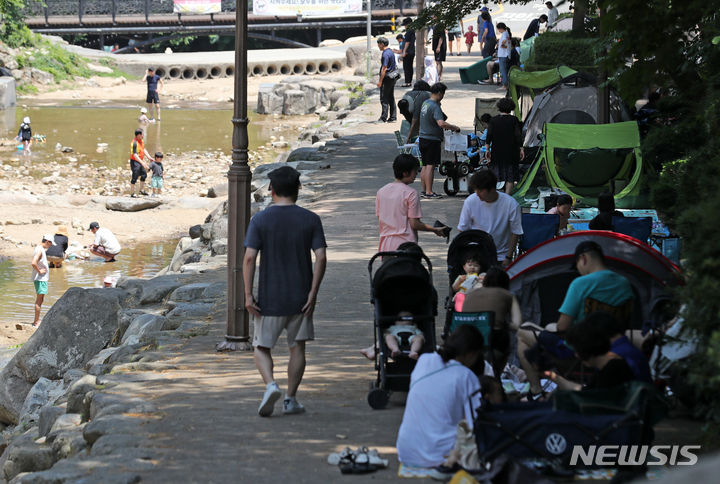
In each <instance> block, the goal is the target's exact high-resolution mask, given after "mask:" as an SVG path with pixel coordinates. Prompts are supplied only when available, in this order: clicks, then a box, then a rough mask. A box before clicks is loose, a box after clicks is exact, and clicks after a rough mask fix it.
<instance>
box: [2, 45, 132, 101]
mask: <svg viewBox="0 0 720 484" xmlns="http://www.w3.org/2000/svg"><path fill="white" fill-rule="evenodd" d="M16 60H17V63H18V65H19V67H20V68H21V69H27V68H35V69H40V70H41V71H44V72H47V73H49V74H51V75H52V76H53V78H54V79H55V82H56V83H61V82H62V81H70V82H71V83H72V82H74V81H75V78H76V77H85V78H88V77H92V76H101V77H126V78H129V77H131V76H130V74H128V73H127V72H124V71H121V70H119V69H118V68H117V66H116V65H115V63H114V62H113V61H112V60H111V59H98V60H97V61H95V62H96V63H97V64H100V65H102V66H105V67H108V68H110V69H112V72H107V73H105V72H94V71H92V70H90V69H89V68H88V66H87V65H88V62H89V60H88V59H86V58H84V57H82V56H79V55H77V54H74V53H72V52H69V51H67V50H65V49H64V48H63V47H62V46H60V45H58V44H55V43H53V42H50V41H48V40H44V39H39V40H37V41H36V42H35V46H34V47H30V48H28V49H26V50H25V51H24V52H22V53H21V54H19V55H18V56H17V57H16ZM18 90H19V91H20V92H21V93H23V94H34V93H36V92H37V88H36V87H34V86H20V87H19V89H18Z"/></svg>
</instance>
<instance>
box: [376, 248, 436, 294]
mask: <svg viewBox="0 0 720 484" xmlns="http://www.w3.org/2000/svg"><path fill="white" fill-rule="evenodd" d="M385 256H393V257H398V256H400V257H420V258H421V259H424V260H425V264H426V265H427V269H428V274H429V275H430V285H431V286H433V287H434V284H433V276H432V263H431V262H430V259H429V258H428V256H427V255H425V254H424V253H423V254H414V253H410V252H407V251H404V250H394V251H389V252H378V253H377V254H375V255H374V256H372V258H370V262H368V275H369V276H370V287H371V288H372V275H373V273H372V268H373V263H374V262H375V259H377V258H378V257H385Z"/></svg>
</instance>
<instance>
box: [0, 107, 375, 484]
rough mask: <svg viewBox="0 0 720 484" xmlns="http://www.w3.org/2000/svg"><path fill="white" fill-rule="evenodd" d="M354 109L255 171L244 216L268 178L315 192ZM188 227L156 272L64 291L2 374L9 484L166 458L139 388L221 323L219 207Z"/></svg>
mask: <svg viewBox="0 0 720 484" xmlns="http://www.w3.org/2000/svg"><path fill="white" fill-rule="evenodd" d="M363 116H366V115H363V114H362V113H360V114H352V113H350V112H349V111H344V112H341V113H340V115H336V116H334V118H333V119H332V120H325V122H324V123H323V124H322V125H320V126H316V127H312V128H309V129H307V130H305V131H304V132H303V133H302V135H301V139H300V140H299V141H298V142H297V143H296V147H295V149H293V150H292V151H291V152H289V153H287V154H285V155H282V157H281V158H280V159H278V161H277V162H275V163H272V164H268V165H261V166H259V167H257V168H256V169H255V171H254V174H253V185H254V188H255V190H254V192H253V202H252V210H253V212H256V211H258V210H261V209H262V208H264V207H266V206H267V205H268V204H269V203H270V202H271V200H270V195H269V192H268V181H267V174H268V173H269V172H270V171H271V170H272V169H274V168H276V167H279V166H283V165H284V164H288V165H290V166H293V167H295V168H296V169H298V170H299V171H300V172H301V174H302V177H301V181H302V183H303V189H302V190H301V192H300V203H308V202H310V201H313V200H316V199H317V198H318V197H320V196H322V189H323V186H322V185H319V184H317V183H315V182H314V180H313V173H315V172H316V171H317V170H321V169H323V170H326V169H332V153H333V152H335V150H336V149H337V144H338V143H339V142H338V141H336V139H337V138H340V137H342V135H343V133H344V132H345V131H347V130H350V129H352V128H353V127H354V126H356V125H357V124H358V123H361V122H365V121H367V119H365V118H364V117H363ZM224 190H226V187H225V186H217V187H214V188H211V189H210V191H211V192H212V193H209V196H212V197H217V198H218V199H219V200H218V201H219V202H220V203H219V205H218V207H217V208H216V209H215V210H214V211H213V212H212V213H210V215H208V217H207V219H206V221H205V223H204V224H202V225H196V226H193V227H191V228H190V231H189V232H190V233H189V237H186V238H183V239H182V240H181V241H180V242H179V244H178V246H177V249H176V252H175V255H174V257H173V260H172V262H171V264H170V266H168V267H167V268H166V269H164V270H163V271H162V273H161V274H159V275H158V276H156V277H154V278H152V279H149V280H143V279H137V278H121V279H120V280H119V281H118V284H117V287H116V288H107V289H81V288H72V289H70V290H68V291H67V292H66V293H65V295H64V296H63V297H62V298H60V299H59V300H58V301H57V302H56V303H55V304H54V305H53V307H52V308H51V309H50V310H49V311H48V313H47V315H46V316H45V318H43V322H42V324H41V326H40V328H39V329H38V330H37V332H36V333H35V334H34V335H33V336H32V337H31V338H30V340H29V341H28V342H27V343H26V344H25V345H24V346H23V347H22V348H21V349H20V350H19V351H18V352H17V354H15V356H14V357H13V358H12V359H11V360H10V362H9V363H8V364H7V365H6V366H5V367H4V368H3V369H2V371H0V422H2V424H0V426H4V427H5V429H4V431H3V432H2V434H1V439H0V451H2V455H1V456H0V476H2V477H4V478H5V479H6V480H7V481H9V482H13V483H37V482H53V483H63V482H138V480H139V476H138V474H137V472H139V471H141V470H145V469H150V468H153V467H154V466H155V464H154V458H155V457H157V456H158V452H162V450H159V449H157V448H154V447H152V445H151V444H150V436H149V435H147V433H146V432H147V431H146V430H145V429H144V424H147V423H148V422H151V421H157V420H160V419H163V418H166V417H167V416H166V415H163V414H161V413H160V412H159V411H158V408H157V407H156V406H155V405H154V404H153V402H152V401H149V400H148V399H147V398H146V397H144V396H143V395H144V394H143V392H142V385H143V384H149V383H148V382H153V381H161V380H162V372H163V371H167V370H170V369H174V368H175V366H174V365H173V363H172V361H171V360H168V358H169V355H170V351H172V350H175V349H178V348H180V347H182V344H183V342H184V341H185V340H186V339H187V338H189V337H193V336H196V335H199V334H206V333H207V331H209V328H210V324H211V322H212V321H216V322H217V321H223V320H224V319H225V305H226V293H227V280H226V263H227V256H226V251H227V201H226V200H224V201H220V199H221V198H222V197H224V196H226V192H225V191H224Z"/></svg>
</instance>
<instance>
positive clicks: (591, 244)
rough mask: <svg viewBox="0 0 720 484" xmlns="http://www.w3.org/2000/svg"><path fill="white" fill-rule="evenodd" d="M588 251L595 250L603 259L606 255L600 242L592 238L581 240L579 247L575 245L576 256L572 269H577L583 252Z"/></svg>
mask: <svg viewBox="0 0 720 484" xmlns="http://www.w3.org/2000/svg"><path fill="white" fill-rule="evenodd" d="M588 252H595V253H596V254H598V255H600V258H601V259H603V260H604V259H605V256H604V255H603V250H602V247H600V244H598V243H597V242H595V241H592V240H586V241H584V242H580V243H579V244H578V245H577V247H575V257H574V258H573V263H572V266H570V268H571V269H572V270H577V261H578V257H580V256H581V255H583V254H586V253H588Z"/></svg>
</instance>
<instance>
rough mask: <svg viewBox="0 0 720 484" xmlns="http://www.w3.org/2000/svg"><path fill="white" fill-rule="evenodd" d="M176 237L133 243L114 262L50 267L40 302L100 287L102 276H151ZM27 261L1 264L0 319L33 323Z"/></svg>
mask: <svg viewBox="0 0 720 484" xmlns="http://www.w3.org/2000/svg"><path fill="white" fill-rule="evenodd" d="M176 246H177V240H173V241H171V242H165V243H163V244H147V243H145V244H136V245H135V246H134V247H129V248H123V250H122V252H121V253H120V256H118V258H117V262H112V263H106V262H104V261H103V260H102V259H100V258H96V257H93V258H92V259H89V260H85V261H83V260H79V259H78V260H73V261H70V260H69V261H66V262H65V263H64V264H63V266H62V267H61V268H59V269H50V283H49V284H48V286H49V288H48V295H47V296H45V301H44V302H43V311H42V314H43V315H44V314H45V313H46V312H47V310H48V309H49V308H50V307H51V306H52V305H53V304H54V303H55V301H57V300H58V298H59V297H60V296H62V295H63V294H64V293H65V291H67V290H68V289H69V288H70V287H102V285H103V280H104V279H105V277H107V276H110V277H113V278H115V280H117V278H119V277H120V276H133V277H152V276H154V275H155V274H157V273H158V271H160V270H161V269H162V268H163V267H165V266H166V265H168V264H169V263H170V260H171V259H172V256H173V253H174V252H175V247H176ZM31 276H32V268H31V267H30V261H29V260H28V261H12V260H7V261H5V262H2V263H0V321H6V322H17V323H32V321H33V315H34V313H33V311H34V303H35V289H34V287H33V283H32V280H31Z"/></svg>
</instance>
